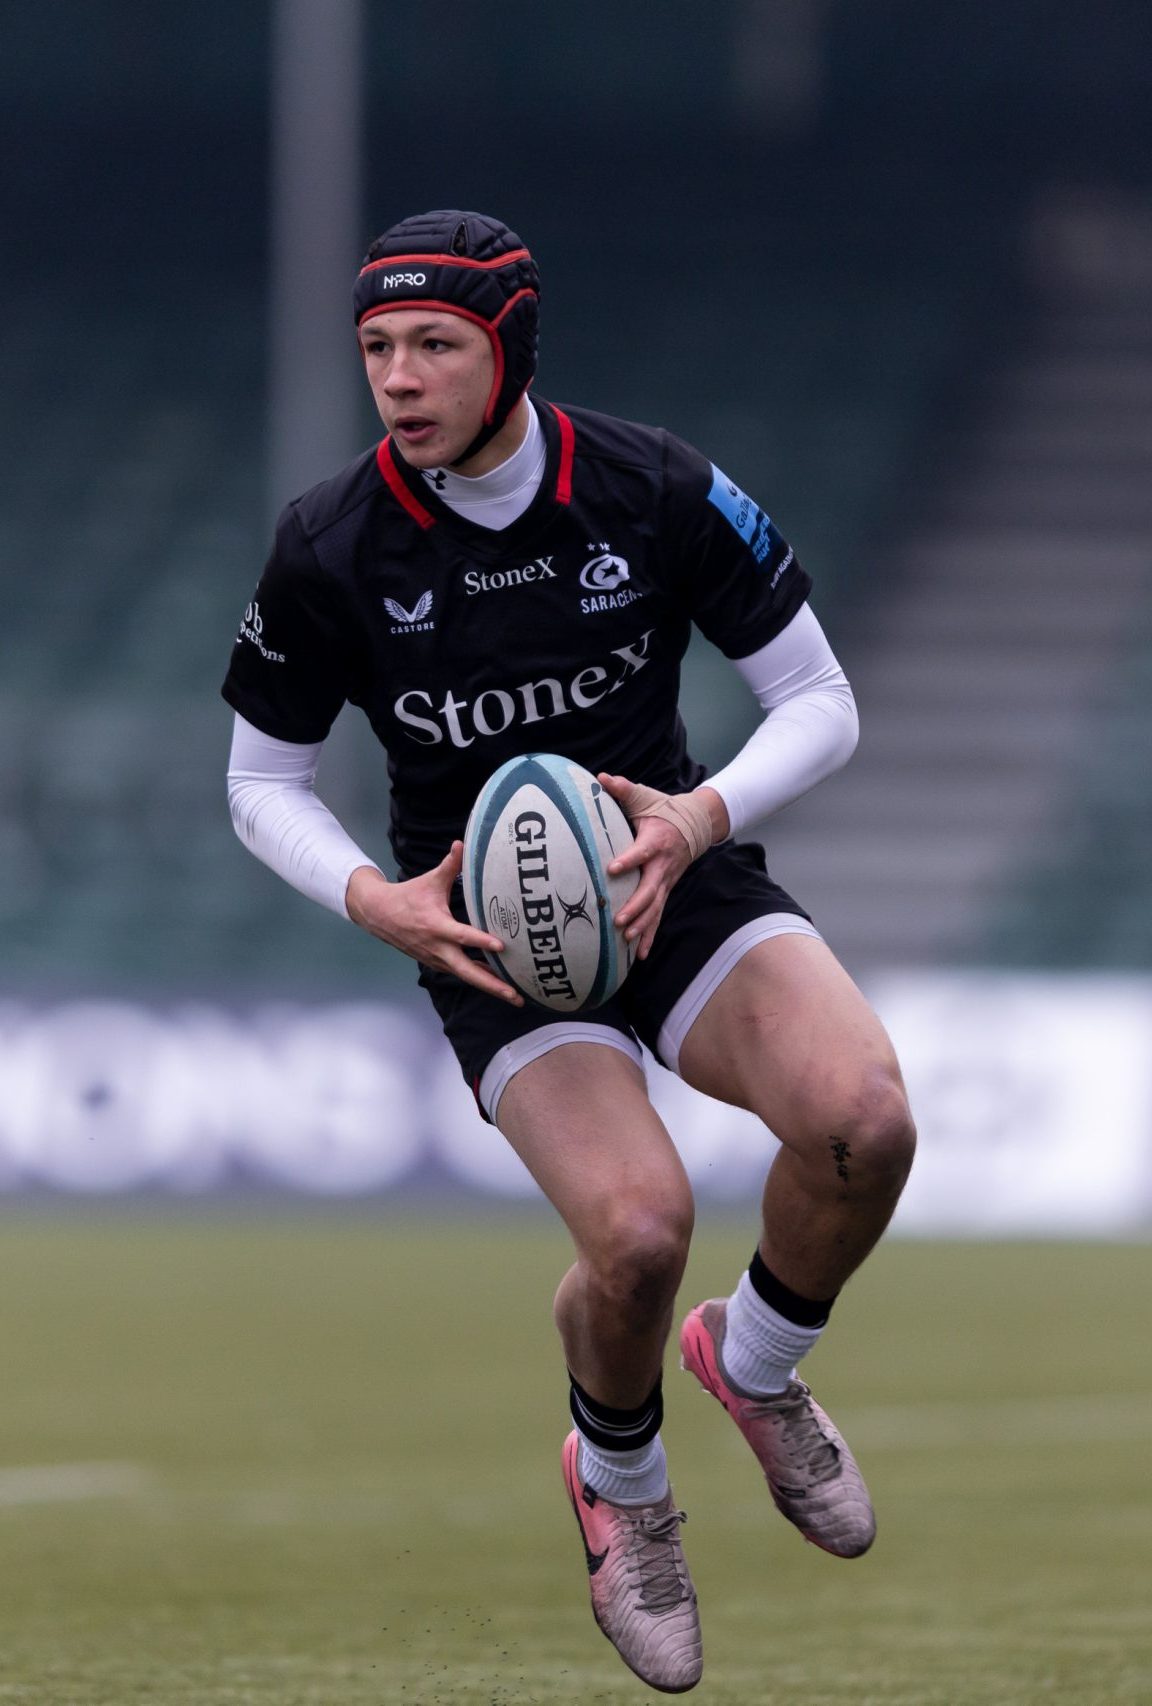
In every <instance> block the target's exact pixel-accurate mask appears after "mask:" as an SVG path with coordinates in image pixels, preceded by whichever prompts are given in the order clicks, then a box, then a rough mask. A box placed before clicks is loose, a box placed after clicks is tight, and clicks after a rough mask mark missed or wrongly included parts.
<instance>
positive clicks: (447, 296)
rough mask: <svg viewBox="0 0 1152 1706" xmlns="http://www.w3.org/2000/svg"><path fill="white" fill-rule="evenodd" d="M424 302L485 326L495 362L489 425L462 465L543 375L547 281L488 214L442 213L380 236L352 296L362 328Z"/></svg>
mask: <svg viewBox="0 0 1152 1706" xmlns="http://www.w3.org/2000/svg"><path fill="white" fill-rule="evenodd" d="M421 303H425V304H428V305H429V306H434V307H436V308H440V309H442V310H445V311H446V312H448V313H451V314H459V315H461V317H462V318H463V319H465V320H471V321H472V322H473V324H475V325H477V326H482V327H483V329H484V331H485V332H486V333H487V334H488V337H489V339H490V341H491V344H492V354H493V356H494V357H495V361H496V371H495V376H494V378H493V381H492V390H491V393H490V394H489V397H488V402H487V406H486V407H485V410H484V425H483V426H482V428H481V429H480V431H479V433H477V435H476V437H475V438H474V439H473V440H472V443H471V444H470V445H469V446H468V448H467V450H466V451H465V452H464V455H463V456H462V457H460V458H459V460H460V461H464V460H466V459H467V458H468V457H469V456H474V455H475V454H476V452H477V451H478V450H479V449H480V448H481V447H482V446H483V445H485V444H487V443H488V440H489V439H490V438H492V437H494V435H495V434H496V433H498V432H499V430H500V428H501V427H502V426H503V425H504V422H505V421H506V420H507V419H508V416H509V415H510V414H511V413H512V411H513V409H514V408H515V407H516V405H517V403H518V402H519V401H520V399H521V397H522V396H523V395H524V392H525V391H526V390H527V389H528V386H529V385H530V384H531V382H532V377H533V375H534V374H535V372H536V347H537V329H538V325H539V318H540V316H539V303H540V275H539V273H538V272H537V270H536V263H535V261H534V260H533V259H532V256H531V255H530V254H529V253H528V250H527V249H526V248H525V247H524V244H523V243H522V242H521V241H520V239H519V237H517V235H516V233H515V232H514V231H509V229H508V227H507V226H506V225H501V223H500V221H499V220H498V219H490V218H489V217H488V216H487V214H484V213H462V212H461V211H460V210H459V209H454V208H447V209H445V208H442V209H440V210H439V211H437V212H435V213H417V214H414V215H413V217H412V218H411V219H402V220H401V221H400V223H399V225H393V226H392V227H391V228H390V229H389V230H387V231H385V232H384V234H383V236H381V237H377V239H376V241H375V242H374V243H373V244H372V247H371V248H370V249H369V250H368V253H367V254H366V255H365V257H364V264H363V266H362V268H361V270H360V275H359V277H358V278H357V280H356V285H355V289H354V290H353V292H352V304H353V308H354V310H355V314H356V325H357V327H360V326H362V325H363V323H364V321H365V320H370V319H371V318H372V316H373V315H374V314H382V313H384V312H385V311H386V310H387V309H389V308H415V307H418V306H419V305H420V304H421Z"/></svg>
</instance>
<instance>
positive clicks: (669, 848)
mask: <svg viewBox="0 0 1152 1706" xmlns="http://www.w3.org/2000/svg"><path fill="white" fill-rule="evenodd" d="M597 780H598V781H599V783H600V785H601V787H603V788H604V790H605V791H606V792H607V793H609V794H611V796H612V798H613V799H614V800H615V801H616V804H617V805H618V806H619V807H620V810H621V811H622V812H623V813H624V816H625V817H626V818H627V819H628V821H629V822H630V823H631V825H632V829H633V833H634V834H635V836H636V840H635V842H634V844H633V845H632V846H631V847H630V848H629V849H628V851H627V852H626V853H622V854H621V855H620V857H619V858H618V859H613V861H612V863H611V864H610V865H609V867H608V869H609V871H610V873H611V874H612V875H613V876H617V875H619V874H620V873H622V872H624V871H636V870H638V871H639V872H640V881H639V883H638V884H637V886H636V891H635V893H634V894H633V895H632V896H631V897H630V898H629V899H628V900H627V901H625V903H624V905H623V906H622V907H621V908H620V911H619V912H618V913H617V914H616V924H617V926H618V927H619V928H620V929H621V930H623V932H624V939H625V941H628V942H633V943H635V944H636V958H637V959H638V960H646V959H647V958H648V953H649V950H650V949H651V947H652V941H653V938H654V936H655V935H656V928H657V926H658V925H659V923H660V919H661V917H662V915H663V912H664V907H665V904H666V903H667V900H668V896H669V895H670V894H671V892H672V890H673V889H674V888H675V886H676V884H677V883H678V882H679V881H680V878H681V877H682V876H683V875H684V873H685V871H686V870H687V869H688V867H689V865H690V864H691V863H692V861H693V860H694V859H696V858H698V857H699V855H700V854H701V853H702V852H703V851H704V849H705V847H708V846H711V845H712V843H713V842H714V841H720V840H723V838H724V836H725V835H726V834H727V833H728V813H727V809H726V807H725V805H724V802H723V800H722V799H721V798H720V796H719V794H718V793H716V791H715V789H713V788H697V789H696V790H695V792H694V793H691V794H662V793H660V792H659V791H658V790H657V789H655V788H648V787H646V786H645V785H644V784H643V783H640V782H630V781H629V780H628V778H627V776H610V775H608V774H606V773H605V772H601V773H600V775H599V776H598V777H597ZM669 807H670V809H669ZM654 812H655V813H657V814H659V815H653V813H654ZM665 812H667V815H664V813H665ZM677 819H679V820H681V821H683V823H684V825H685V827H683V828H681V827H679V823H678V822H677V821H676V820H677Z"/></svg>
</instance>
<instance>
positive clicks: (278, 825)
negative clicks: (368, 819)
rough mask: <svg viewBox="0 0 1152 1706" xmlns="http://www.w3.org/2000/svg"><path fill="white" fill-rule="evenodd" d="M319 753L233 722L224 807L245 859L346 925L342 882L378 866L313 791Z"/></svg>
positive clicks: (345, 883) (318, 749) (241, 721)
mask: <svg viewBox="0 0 1152 1706" xmlns="http://www.w3.org/2000/svg"><path fill="white" fill-rule="evenodd" d="M322 746H323V742H317V743H316V745H314V746H298V745H296V744H295V742H293V741H287V740H274V739H273V737H272V736H271V735H266V734H261V732H260V730H259V729H257V728H253V726H252V724H251V723H249V722H245V720H244V718H243V717H240V716H238V717H237V718H236V722H235V725H234V728H233V731H232V755H231V757H230V758H229V760H228V805H229V809H230V810H231V812H232V823H233V826H234V828H235V830H236V833H237V835H238V836H239V837H240V839H241V841H242V842H243V843H244V845H245V847H247V849H248V851H249V852H250V853H255V855H256V857H257V858H258V859H262V860H263V861H264V863H265V864H266V865H270V866H271V868H272V869H273V870H274V871H275V872H276V874H277V876H280V877H283V878H284V881H285V882H287V883H291V884H292V887H293V888H295V889H299V890H300V893H301V894H306V895H307V896H308V898H309V900H317V901H319V902H320V905H321V906H327V907H329V908H330V909H331V911H333V912H338V913H339V914H340V916H341V917H342V918H347V917H348V908H347V906H346V905H345V903H344V892H345V890H346V889H347V887H348V879H349V877H350V876H351V875H352V873H353V871H355V870H356V869H357V868H358V867H359V866H361V865H373V866H375V868H376V869H377V870H379V866H376V862H375V860H374V859H370V858H369V857H368V855H367V854H366V853H364V852H362V851H361V849H360V848H359V847H357V845H356V843H355V842H354V841H353V839H352V837H351V836H350V835H349V834H348V833H347V831H346V830H344V829H342V828H341V827H340V825H339V824H338V823H337V821H336V819H335V818H334V817H333V816H332V813H331V812H330V811H329V810H328V807H327V806H326V805H325V804H324V802H323V801H322V800H318V799H317V798H316V795H315V794H314V793H313V792H312V788H313V784H314V782H315V780H316V769H317V766H318V765H319V762H320V752H321V749H322Z"/></svg>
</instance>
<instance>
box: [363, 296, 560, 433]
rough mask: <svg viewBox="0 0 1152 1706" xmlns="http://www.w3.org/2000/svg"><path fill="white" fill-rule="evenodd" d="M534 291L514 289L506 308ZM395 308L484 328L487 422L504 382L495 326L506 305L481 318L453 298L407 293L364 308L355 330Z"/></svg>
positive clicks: (502, 359) (365, 355)
mask: <svg viewBox="0 0 1152 1706" xmlns="http://www.w3.org/2000/svg"><path fill="white" fill-rule="evenodd" d="M535 294H536V293H535V291H532V290H521V291H518V292H517V295H516V296H513V297H512V298H511V299H510V301H509V303H508V307H509V308H510V307H511V306H512V303H513V302H515V301H517V300H518V298H519V297H520V296H534V295H535ZM397 308H435V309H437V310H439V312H440V313H442V314H455V315H456V316H457V317H458V318H459V319H461V320H470V321H471V322H472V324H473V325H474V326H480V327H482V329H483V330H484V331H485V332H487V334H488V342H489V343H490V344H491V345H492V359H493V362H494V363H495V371H494V374H493V378H492V389H491V391H489V393H488V401H487V402H486V403H485V405H484V425H485V426H491V424H492V417H493V415H494V414H495V413H496V403H497V399H498V398H499V396H500V391H501V388H502V386H503V384H504V345H503V344H502V343H501V342H500V334H499V333H498V332H497V330H496V326H497V325H498V323H499V321H500V319H501V318H502V317H503V315H504V314H505V313H506V312H507V309H506V308H502V309H501V310H500V313H499V314H498V315H497V316H496V319H495V320H485V318H484V316H483V315H482V314H474V313H473V312H472V310H471V309H470V308H458V307H457V306H456V304H455V303H454V302H440V301H438V300H435V299H433V298H430V297H427V296H417V297H408V298H405V300H404V301H403V302H381V303H379V304H378V305H377V306H376V307H373V308H366V309H365V310H364V312H363V314H361V316H360V318H359V320H357V322H356V330H357V332H359V330H360V327H361V326H362V325H363V324H364V322H365V321H366V320H375V319H376V318H377V317H378V316H379V315H381V314H391V313H392V312H393V310H394V309H397ZM356 341H357V343H359V344H360V353H361V355H362V356H364V359H365V360H367V359H368V358H367V352H366V351H365V349H364V345H363V344H362V343H360V339H359V337H357V339H356Z"/></svg>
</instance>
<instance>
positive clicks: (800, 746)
mask: <svg viewBox="0 0 1152 1706" xmlns="http://www.w3.org/2000/svg"><path fill="white" fill-rule="evenodd" d="M858 734H859V724H858V721H857V717H856V705H855V701H854V700H853V698H852V691H851V689H850V688H849V687H847V684H845V687H844V688H843V689H842V690H840V691H838V692H833V691H826V692H822V693H810V694H806V695H805V696H804V697H803V698H802V699H800V700H797V701H795V702H794V703H793V704H791V705H787V706H781V707H780V708H779V709H777V710H774V711H770V712H769V713H768V715H767V717H765V719H764V721H763V722H762V723H761V724H760V727H759V728H758V729H755V730H754V731H753V733H752V735H751V737H750V738H749V740H748V741H747V742H746V743H745V745H744V746H742V747H741V749H740V751H739V752H738V753H737V754H736V756H735V758H733V759H732V761H731V763H729V764H726V765H725V766H724V768H723V770H720V771H718V772H717V773H716V775H715V776H710V777H709V778H708V787H709V788H711V789H713V790H714V791H715V792H716V793H717V794H718V795H719V797H720V799H721V800H722V801H723V802H724V805H725V807H726V808H727V812H728V820H729V824H730V833H731V834H733V835H738V834H739V833H740V832H741V830H743V829H746V828H747V827H748V826H749V825H750V824H754V823H757V822H758V821H759V820H760V819H762V818H766V817H770V816H771V814H772V813H773V812H777V811H779V810H780V808H781V807H782V806H786V805H789V804H791V802H792V801H793V800H798V799H799V798H800V796H801V794H806V793H807V792H808V790H809V789H810V788H814V787H815V786H816V784H817V783H818V782H822V781H823V780H824V779H825V777H827V776H831V775H832V774H833V773H834V772H835V771H837V770H839V769H840V768H841V766H842V765H844V764H846V763H847V762H848V760H849V758H851V756H852V753H853V751H854V750H855V747H856V741H857V737H858Z"/></svg>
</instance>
